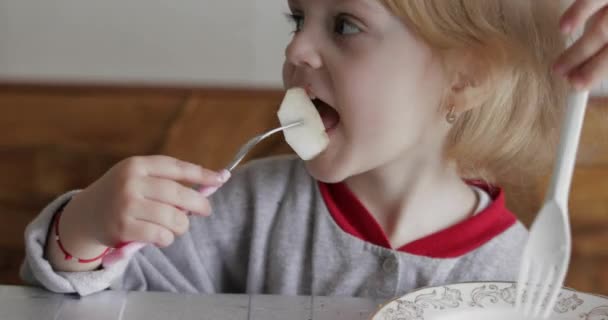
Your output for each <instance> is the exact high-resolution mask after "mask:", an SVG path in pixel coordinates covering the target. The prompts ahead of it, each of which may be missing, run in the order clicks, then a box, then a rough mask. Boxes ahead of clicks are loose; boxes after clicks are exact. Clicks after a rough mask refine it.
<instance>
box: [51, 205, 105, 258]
mask: <svg viewBox="0 0 608 320" xmlns="http://www.w3.org/2000/svg"><path fill="white" fill-rule="evenodd" d="M68 203H69V201H67V202H65V203H64V204H62V205H61V207H59V209H58V210H57V213H56V216H55V220H56V221H55V240H56V241H57V244H58V245H59V249H60V250H61V252H62V253H63V254H64V256H65V260H76V261H78V262H79V263H91V262H95V261H97V260H99V259H101V258H103V257H105V256H106V255H107V254H108V253H110V250H112V248H107V249H106V250H105V251H104V252H103V253H102V254H100V255H99V256H97V257H95V258H93V259H80V258H76V257H74V256H73V255H71V254H70V253H69V252H68V251H67V250H66V249H65V248H64V247H63V244H62V243H61V240H60V239H59V221H60V220H61V214H62V213H63V209H64V208H65V206H66V205H67V204H68Z"/></svg>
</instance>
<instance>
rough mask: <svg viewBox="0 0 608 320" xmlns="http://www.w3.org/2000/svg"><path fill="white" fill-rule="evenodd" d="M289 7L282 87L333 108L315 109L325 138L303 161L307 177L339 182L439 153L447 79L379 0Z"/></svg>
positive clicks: (313, 1)
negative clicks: (306, 91) (290, 27)
mask: <svg viewBox="0 0 608 320" xmlns="http://www.w3.org/2000/svg"><path fill="white" fill-rule="evenodd" d="M289 5H290V8H291V12H292V14H293V20H294V25H295V30H296V31H295V33H294V35H293V39H292V40H291V43H290V44H289V45H288V47H287V49H286V59H285V63H284V66H283V81H284V84H285V86H286V87H287V88H289V87H294V86H301V87H307V86H310V90H311V94H312V95H313V96H316V97H317V98H319V99H321V100H322V101H324V102H325V103H326V104H327V105H329V106H331V108H329V110H330V111H327V110H325V111H320V113H321V115H322V116H323V117H324V121H325V123H326V127H329V129H328V134H329V136H330V139H331V142H330V144H329V146H328V148H327V150H326V151H324V152H323V153H322V154H321V155H320V156H318V157H317V158H316V159H314V160H312V161H309V162H308V163H307V166H308V169H309V171H310V172H311V174H312V175H313V176H314V177H315V178H317V179H319V180H322V181H326V182H337V181H342V180H344V179H347V178H349V177H351V176H354V175H357V174H361V173H364V172H368V171H371V170H375V169H379V168H387V167H391V166H390V165H391V164H395V165H396V166H397V167H399V166H401V167H403V166H405V165H407V164H406V163H410V164H414V163H415V162H418V161H429V160H430V159H429V157H432V158H436V157H438V156H439V152H440V149H441V143H442V140H443V139H444V137H445V135H446V134H447V131H448V129H449V128H448V126H447V123H446V121H445V113H443V110H444V109H445V108H440V96H441V95H442V93H443V91H442V90H443V89H444V87H445V84H444V83H445V80H444V77H443V72H442V69H441V67H440V63H439V60H438V58H437V57H436V56H435V55H433V54H432V52H431V49H430V48H429V47H428V46H427V45H426V44H425V43H423V42H421V41H420V40H418V39H417V38H415V37H414V35H413V33H412V32H411V31H410V30H409V29H408V28H407V27H406V25H405V24H404V23H403V22H402V20H401V19H400V18H398V17H396V16H394V15H393V14H392V13H391V12H390V11H389V10H388V9H386V8H385V7H384V6H383V5H382V4H381V3H380V2H379V1H377V0H289ZM316 104H317V106H319V105H320V104H323V103H318V102H317V103H316ZM323 109H327V106H325V107H324V108H321V110H323ZM440 109H441V110H440ZM440 111H441V112H440ZM404 161H405V162H406V163H404Z"/></svg>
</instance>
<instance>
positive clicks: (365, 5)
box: [338, 0, 380, 13]
mask: <svg viewBox="0 0 608 320" xmlns="http://www.w3.org/2000/svg"><path fill="white" fill-rule="evenodd" d="M378 2H379V0H339V1H338V3H340V4H343V3H349V5H353V6H355V7H357V9H358V10H363V11H369V12H372V13H374V12H378V11H379V10H380V7H379V6H378V5H377V4H379V3H378ZM372 3H373V4H372Z"/></svg>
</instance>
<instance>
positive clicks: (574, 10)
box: [560, 0, 608, 34]
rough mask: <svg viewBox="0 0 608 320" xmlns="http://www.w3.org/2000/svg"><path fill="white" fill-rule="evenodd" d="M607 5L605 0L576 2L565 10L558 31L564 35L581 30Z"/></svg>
mask: <svg viewBox="0 0 608 320" xmlns="http://www.w3.org/2000/svg"><path fill="white" fill-rule="evenodd" d="M606 4H608V1H607V0H577V1H575V2H574V3H573V4H572V6H570V7H569V8H568V10H566V12H565V13H564V14H563V15H562V18H561V20H560V29H561V30H562V32H563V33H565V34H570V33H571V32H572V31H573V30H575V29H578V28H583V27H584V26H585V23H586V22H587V21H588V20H589V18H591V16H593V15H594V14H595V13H597V12H598V11H600V10H601V9H602V8H603V7H604V6H606Z"/></svg>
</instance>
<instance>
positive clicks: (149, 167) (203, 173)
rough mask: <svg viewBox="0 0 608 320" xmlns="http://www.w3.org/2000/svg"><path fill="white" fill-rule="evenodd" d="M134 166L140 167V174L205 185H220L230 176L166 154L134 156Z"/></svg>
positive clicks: (224, 172) (226, 172)
mask: <svg viewBox="0 0 608 320" xmlns="http://www.w3.org/2000/svg"><path fill="white" fill-rule="evenodd" d="M132 162H134V163H135V164H134V166H138V167H140V168H142V174H144V175H148V176H152V177H158V178H164V179H171V180H175V181H182V182H186V183H191V184H200V185H205V186H207V185H208V186H221V185H222V184H223V183H224V182H226V181H227V180H228V178H229V177H230V173H229V172H228V171H226V170H224V171H222V172H214V171H212V170H209V169H205V168H203V167H201V166H199V165H196V164H193V163H189V162H186V161H182V160H179V159H175V158H172V157H168V156H147V157H135V158H133V160H132Z"/></svg>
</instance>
